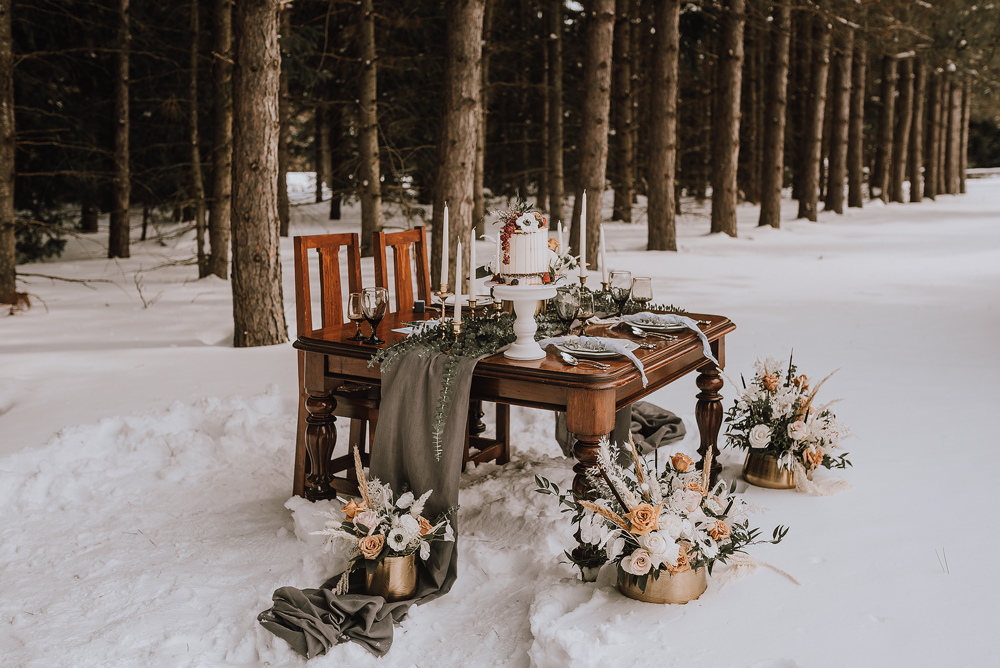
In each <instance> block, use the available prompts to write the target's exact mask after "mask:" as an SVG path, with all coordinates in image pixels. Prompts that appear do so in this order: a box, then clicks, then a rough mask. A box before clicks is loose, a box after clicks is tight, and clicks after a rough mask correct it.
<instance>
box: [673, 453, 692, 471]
mask: <svg viewBox="0 0 1000 668" xmlns="http://www.w3.org/2000/svg"><path fill="white" fill-rule="evenodd" d="M670 463H671V464H673V466H674V468H675V469H677V470H678V471H680V472H681V473H684V472H685V471H687V470H688V469H689V468H691V466H692V465H693V464H694V460H693V459H691V458H690V457H688V456H687V455H685V454H684V453H683V452H678V453H677V454H676V455H673V456H672V457H671V458H670Z"/></svg>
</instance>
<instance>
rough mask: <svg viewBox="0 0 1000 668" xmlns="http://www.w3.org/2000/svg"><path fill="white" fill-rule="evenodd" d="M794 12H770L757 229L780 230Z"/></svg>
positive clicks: (781, 8) (782, 8)
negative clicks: (768, 59) (769, 54)
mask: <svg viewBox="0 0 1000 668" xmlns="http://www.w3.org/2000/svg"><path fill="white" fill-rule="evenodd" d="M790 14H791V10H790V8H789V6H788V5H787V4H785V3H782V4H776V5H774V8H773V9H772V10H771V17H772V19H773V20H772V24H771V26H772V27H771V59H770V62H769V63H768V68H767V71H768V74H769V76H768V77H767V93H766V96H767V97H766V99H765V102H764V108H765V109H766V114H765V115H764V151H763V152H764V157H763V162H764V166H763V169H762V170H761V187H760V197H761V199H760V220H759V221H758V223H757V224H758V225H770V226H771V227H774V228H779V227H781V187H782V185H784V176H785V112H786V109H787V106H788V104H787V103H788V96H787V92H788V66H789V62H788V51H789V42H790V40H791V20H790V18H789V17H790Z"/></svg>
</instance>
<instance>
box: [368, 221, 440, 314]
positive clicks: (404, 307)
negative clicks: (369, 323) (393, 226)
mask: <svg viewBox="0 0 1000 668" xmlns="http://www.w3.org/2000/svg"><path fill="white" fill-rule="evenodd" d="M372 239H373V241H374V244H373V245H374V247H375V285H377V286H378V287H380V288H386V289H388V287H389V266H388V262H387V261H386V255H385V248H386V246H392V258H393V275H394V279H395V280H394V286H395V289H396V308H395V311H412V310H413V270H412V269H411V268H410V259H411V257H412V258H413V259H414V260H416V274H417V298H419V299H423V300H424V302H425V303H427V304H430V302H431V267H430V262H429V261H428V259H427V257H428V256H427V233H426V231H425V228H424V227H423V226H422V225H419V226H417V227H414V228H413V229H412V230H407V231H405V232H390V233H389V234H386V233H385V232H375V233H374V234H373V236H372ZM411 246H412V247H413V250H412V254H411V251H410V247H411Z"/></svg>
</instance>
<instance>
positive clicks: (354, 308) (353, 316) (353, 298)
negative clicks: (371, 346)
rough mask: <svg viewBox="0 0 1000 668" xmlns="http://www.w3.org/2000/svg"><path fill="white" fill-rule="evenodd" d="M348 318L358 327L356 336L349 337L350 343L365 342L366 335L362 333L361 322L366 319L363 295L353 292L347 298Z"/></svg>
mask: <svg viewBox="0 0 1000 668" xmlns="http://www.w3.org/2000/svg"><path fill="white" fill-rule="evenodd" d="M347 318H348V319H349V320H350V321H351V322H353V323H354V324H355V325H357V327H358V331H357V332H356V333H355V334H354V336H351V337H348V338H347V340H348V341H364V340H365V335H364V334H362V333H361V321H362V320H364V319H365V314H364V311H363V310H362V309H361V293H360V292H352V293H351V294H350V295H349V296H348V297H347Z"/></svg>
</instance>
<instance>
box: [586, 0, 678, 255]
mask: <svg viewBox="0 0 1000 668" xmlns="http://www.w3.org/2000/svg"><path fill="white" fill-rule="evenodd" d="M680 7H681V5H680V1H679V0H659V2H657V3H656V4H655V12H656V14H655V18H654V21H655V24H654V28H655V30H656V33H655V34H654V39H655V44H656V47H655V50H654V53H653V68H652V81H651V91H650V102H651V104H650V115H649V166H648V169H647V177H648V178H647V185H646V196H647V198H648V202H647V204H648V206H647V209H646V218H647V221H648V228H647V235H648V238H647V243H646V250H670V251H675V250H677V213H676V209H677V204H676V202H675V200H674V184H675V182H676V180H675V171H676V168H677V63H678V52H679V48H680ZM630 206H631V204H630ZM588 238H589V237H588Z"/></svg>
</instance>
